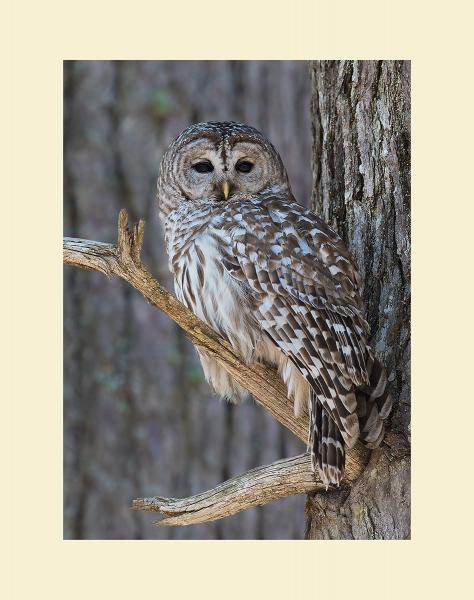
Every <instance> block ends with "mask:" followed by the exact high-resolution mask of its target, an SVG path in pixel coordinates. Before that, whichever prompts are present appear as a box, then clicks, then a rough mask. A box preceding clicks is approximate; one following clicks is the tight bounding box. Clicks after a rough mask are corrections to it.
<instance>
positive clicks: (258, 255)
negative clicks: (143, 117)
mask: <svg viewBox="0 0 474 600" xmlns="http://www.w3.org/2000/svg"><path fill="white" fill-rule="evenodd" d="M158 200H159V206H160V215H161V218H162V220H163V222H164V227H165V239H166V244H167V251H168V256H169V264H170V269H171V271H172V272H173V274H174V278H175V288H176V293H177V296H178V298H179V299H180V300H182V301H183V302H184V303H185V304H187V306H189V307H190V308H191V309H192V310H193V312H194V313H195V314H196V315H197V316H199V317H200V318H201V319H203V320H205V321H206V322H207V323H208V324H209V325H210V326H212V327H213V328H214V329H215V330H216V331H218V332H219V333H220V334H221V335H222V336H224V337H225V338H226V339H228V340H229V342H230V343H231V344H232V345H233V346H234V347H235V348H236V350H237V351H238V352H239V353H240V354H241V355H242V356H243V358H244V360H246V361H248V362H251V361H255V360H260V361H266V362H268V363H270V364H273V365H275V366H276V367H277V369H278V371H279V373H280V375H281V377H282V379H283V381H284V382H285V384H286V386H287V389H288V394H289V396H290V397H292V398H293V399H294V402H295V411H296V412H298V410H299V409H300V407H301V406H302V404H303V403H304V402H306V403H308V406H309V411H310V419H311V422H310V426H309V445H310V447H311V451H312V456H313V465H314V468H315V469H316V468H318V469H319V471H320V474H321V477H322V478H323V480H324V481H325V482H326V483H327V484H339V482H340V479H341V476H342V473H343V469H344V460H345V459H344V446H348V447H352V446H353V445H354V444H355V443H356V441H357V440H358V439H360V440H361V441H362V442H363V443H365V444H366V445H368V446H371V447H374V446H377V445H378V444H379V443H380V442H381V440H382V438H383V435H384V425H383V419H384V418H385V417H386V416H387V415H388V413H389V411H390V408H391V398H390V395H389V393H388V388H387V385H386V376H385V371H384V369H383V367H382V366H381V365H380V363H379V362H378V361H377V359H376V358H375V357H374V355H373V352H372V349H371V348H370V346H369V345H368V343H367V336H368V333H369V329H368V325H367V322H366V320H365V316H364V307H363V302H362V299H361V297H360V277H359V275H358V273H357V270H356V268H355V265H354V262H353V260H352V257H351V255H350V253H349V251H348V250H347V248H346V247H345V245H344V243H343V242H342V241H341V239H340V238H339V237H338V236H337V235H336V233H334V232H333V231H332V230H331V229H330V228H329V227H328V226H327V225H326V224H325V223H324V222H323V221H322V220H321V219H320V218H319V217H318V216H317V215H315V214H314V213H312V212H311V211H308V210H306V209H304V208H303V207H302V206H300V205H299V204H297V203H296V202H295V200H294V198H293V195H292V193H291V189H290V185H289V182H288V177H287V174H286V171H285V169H284V167H283V164H282V161H281V159H280V156H279V155H278V153H277V151H276V150H275V149H274V147H273V146H272V145H271V144H270V142H268V140H266V139H265V138H264V137H263V136H262V134H260V133H259V132H258V131H257V130H255V129H253V128H251V127H248V126H246V125H242V124H237V123H200V124H197V125H194V126H192V127H190V128H189V129H187V130H186V131H184V132H183V133H182V134H181V135H180V136H179V137H178V138H177V140H176V141H175V142H174V143H173V144H172V145H171V146H170V148H169V149H168V151H167V152H166V154H165V156H164V157H163V160H162V165H161V172H160V179H159V183H158ZM201 362H202V365H203V368H204V372H205V374H206V377H207V379H208V380H209V382H210V383H211V385H212V386H213V387H214V389H215V390H216V391H217V392H218V393H220V394H221V395H222V396H224V397H226V398H227V399H229V400H231V401H238V400H240V399H242V398H243V397H244V396H245V390H243V389H242V388H240V387H239V386H238V385H237V384H235V382H233V381H232V379H231V378H230V376H229V375H228V374H227V373H226V371H225V370H223V369H222V368H221V367H220V366H219V365H218V363H217V362H216V361H214V360H213V359H211V358H209V357H207V356H205V355H201Z"/></svg>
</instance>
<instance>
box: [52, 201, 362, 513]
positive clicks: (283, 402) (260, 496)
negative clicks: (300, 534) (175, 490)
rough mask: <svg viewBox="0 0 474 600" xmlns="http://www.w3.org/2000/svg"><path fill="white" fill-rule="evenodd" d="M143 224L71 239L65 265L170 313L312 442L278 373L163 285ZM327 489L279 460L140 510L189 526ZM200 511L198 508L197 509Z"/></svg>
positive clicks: (349, 465) (358, 462)
mask: <svg viewBox="0 0 474 600" xmlns="http://www.w3.org/2000/svg"><path fill="white" fill-rule="evenodd" d="M143 233H144V222H143V221H142V220H140V221H139V223H137V224H135V225H134V226H133V227H132V228H131V229H130V228H129V227H128V215H127V212H126V211H125V210H121V211H120V215H119V222H118V241H117V244H116V245H114V244H105V243H103V242H95V241H91V240H82V239H76V238H64V244H63V250H64V263H65V264H69V265H73V266H76V267H83V268H86V269H92V270H94V271H99V272H100V273H103V274H104V275H106V276H107V277H113V276H117V277H120V278H122V279H124V280H125V281H127V282H128V283H129V284H130V285H132V286H133V287H134V288H135V289H136V290H138V291H139V292H140V293H141V294H142V295H143V296H144V298H145V299H146V300H147V301H148V302H149V303H150V304H152V305H153V306H155V307H157V308H159V309H160V310H162V311H163V312H165V313H166V314H167V315H168V316H169V317H170V318H171V319H173V321H175V322H176V323H177V324H178V325H179V326H180V327H181V328H182V329H183V330H184V331H185V332H186V334H187V335H188V337H189V338H190V340H191V342H192V343H193V344H194V345H195V346H196V347H198V348H199V349H200V350H202V351H204V352H206V353H207V354H208V355H210V356H211V357H213V358H215V359H216V360H217V361H218V362H219V364H220V365H221V366H222V367H223V368H224V369H226V370H227V371H228V372H229V373H230V375H232V377H233V378H234V379H235V380H236V381H237V382H238V383H239V384H240V385H242V386H243V387H244V388H246V389H247V390H248V391H249V392H250V393H251V394H252V395H253V397H254V398H255V400H256V402H258V403H259V404H261V405H262V406H263V407H264V408H265V409H266V410H268V411H269V412H270V413H271V414H272V415H273V417H274V418H275V419H276V420H277V421H279V422H280V423H281V424H282V425H283V426H285V427H286V428H287V429H289V430H290V431H291V432H292V433H293V434H294V435H296V436H297V437H298V438H299V439H300V440H302V441H303V442H305V443H306V437H307V431H308V425H307V424H308V414H307V412H305V411H303V413H302V414H301V415H300V416H299V417H295V416H294V414H293V406H292V403H291V401H290V400H288V398H287V396H286V390H285V387H284V385H283V383H282V382H281V379H280V378H279V377H278V375H277V373H276V371H275V370H274V369H272V368H270V367H268V366H266V365H263V364H259V363H254V364H251V365H247V364H245V363H244V362H243V360H242V359H241V358H240V356H239V355H238V354H236V352H235V351H234V350H233V349H232V347H231V345H230V344H229V343H228V342H227V341H226V340H224V339H223V338H222V337H220V336H219V335H218V334H217V333H216V332H215V331H214V330H213V329H211V328H210V327H209V326H208V325H206V323H204V322H203V321H201V320H200V319H198V318H197V317H196V316H195V315H194V314H193V313H192V312H191V311H190V310H189V309H188V308H187V307H186V306H184V304H182V303H181V302H179V301H178V300H177V299H176V298H175V297H174V296H173V295H172V294H170V292H168V291H167V290H166V289H165V288H164V287H163V286H161V285H160V284H159V283H158V282H157V281H156V279H154V277H153V276H152V275H151V274H150V273H149V271H148V270H147V269H146V267H145V266H144V265H143V263H142V262H141V258H140V252H141V247H142V242H143ZM366 458H367V452H366V451H365V450H364V449H363V448H361V447H357V448H355V449H354V450H351V451H350V452H349V453H348V456H347V458H346V471H345V473H346V474H345V478H346V480H348V481H353V480H355V479H356V478H357V477H358V476H359V475H360V473H361V472H362V469H363V467H364V465H365V463H366ZM321 488H322V483H321V482H320V481H318V480H317V479H316V478H315V476H314V474H313V473H312V472H311V468H310V465H309V457H308V456H307V455H302V456H300V457H296V458H292V459H287V460H284V461H278V462H276V463H273V464H272V465H269V466H266V467H259V468H258V469H253V470H252V471H249V472H248V473H245V474H244V475H241V476H239V477H236V478H233V479H230V480H229V481H226V482H224V483H222V484H220V485H219V486H217V487H216V488H214V489H213V490H210V491H208V492H203V493H202V494H198V495H196V496H192V497H190V498H185V499H183V500H177V499H171V498H159V497H156V498H151V499H138V500H135V501H134V508H135V509H137V510H153V511H159V512H162V513H163V514H165V515H172V516H168V518H166V519H164V520H163V521H160V522H159V523H160V524H162V525H163V524H167V525H185V524H188V523H191V522H192V523H197V522H201V521H209V520H213V519H219V518H222V517H224V516H228V515H230V514H234V513H235V512H239V511H240V510H243V509H244V508H249V507H251V506H256V505H259V504H265V503H266V502H269V501H270V500H273V499H275V498H282V497H284V496H288V495H292V494H295V493H304V492H308V491H310V490H317V489H321ZM196 507H198V508H196Z"/></svg>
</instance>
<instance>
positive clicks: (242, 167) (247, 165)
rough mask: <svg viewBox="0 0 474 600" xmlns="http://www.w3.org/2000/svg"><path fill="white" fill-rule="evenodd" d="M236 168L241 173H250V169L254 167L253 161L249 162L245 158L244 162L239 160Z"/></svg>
mask: <svg viewBox="0 0 474 600" xmlns="http://www.w3.org/2000/svg"><path fill="white" fill-rule="evenodd" d="M235 168H236V169H237V171H239V172H240V173H250V171H251V170H252V169H253V163H251V162H249V161H248V160H243V161H242V162H239V163H238V164H237V166H236V167H235Z"/></svg>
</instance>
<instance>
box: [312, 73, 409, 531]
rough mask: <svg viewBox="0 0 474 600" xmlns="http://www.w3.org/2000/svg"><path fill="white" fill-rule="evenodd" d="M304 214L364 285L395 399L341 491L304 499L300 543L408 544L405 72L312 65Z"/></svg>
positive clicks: (377, 344)
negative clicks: (356, 474) (383, 431)
mask: <svg viewBox="0 0 474 600" xmlns="http://www.w3.org/2000/svg"><path fill="white" fill-rule="evenodd" d="M311 114H312V123H313V199H312V201H313V208H314V209H315V211H316V212H317V213H318V214H320V215H321V216H322V217H323V218H324V219H325V220H326V222H327V223H329V225H331V227H333V229H335V230H336V231H337V232H338V233H339V235H340V236H341V237H342V238H343V239H344V241H345V242H346V243H347V245H348V246H349V248H350V249H351V251H352V253H353V255H354V257H355V259H356V262H357V264H358V267H359V270H360V273H361V275H362V278H363V280H364V282H365V284H364V290H363V293H364V297H365V300H366V302H367V316H368V321H369V323H370V326H371V331H372V339H371V345H372V347H373V348H374V349H375V352H376V354H377V356H378V357H379V358H380V359H381V360H382V362H383V363H384V364H385V366H386V367H387V374H388V377H389V381H390V382H391V387H392V393H393V397H394V409H393V412H392V415H391V418H390V419H389V423H388V427H387V430H388V433H387V435H386V438H385V442H384V444H383V445H382V446H381V448H379V449H377V450H375V451H373V453H372V456H371V459H370V462H369V464H368V466H367V469H366V470H365V472H364V473H363V475H362V476H361V477H360V479H359V480H358V481H357V483H356V484H355V485H353V486H352V487H351V488H350V489H349V488H348V487H347V488H346V487H342V488H341V489H340V490H338V491H336V492H329V493H326V494H316V495H310V496H308V499H307V504H306V537H307V539H406V538H409V536H410V451H409V444H410V430H409V427H410V426H409V415H410V371H409V369H410V322H409V311H410V287H409V281H410V228H409V223H410V63H409V62H407V61H314V62H313V63H312V105H311Z"/></svg>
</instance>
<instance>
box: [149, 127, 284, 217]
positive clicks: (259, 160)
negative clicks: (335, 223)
mask: <svg viewBox="0 0 474 600" xmlns="http://www.w3.org/2000/svg"><path fill="white" fill-rule="evenodd" d="M267 191H274V192H287V193H289V194H291V190H290V184H289V182H288V176H287V174H286V171H285V168H284V166H283V162H282V160H281V158H280V155H279V154H278V152H277V151H276V150H275V148H274V147H273V145H272V144H271V143H270V142H269V141H268V140H267V139H266V138H265V136H263V135H262V134H261V133H260V132H259V131H258V130H257V129H254V128H253V127H250V126H249V125H244V124H242V123H234V122H213V121H210V122H207V123H197V124H196V125H192V126H191V127H188V128H187V129H185V130H184V131H183V132H182V133H181V134H180V135H179V136H178V137H177V138H176V140H175V141H174V142H173V143H172V144H171V145H170V146H169V148H168V149H167V151H166V152H165V154H164V156H163V159H162V161H161V167H160V177H159V179H158V202H159V208H160V215H161V217H162V218H166V217H167V215H168V214H169V213H170V212H171V211H173V210H174V209H176V208H177V207H178V206H179V205H180V204H181V203H182V202H183V201H185V202H191V203H220V202H228V201H231V200H233V199H236V198H241V199H243V200H244V199H245V197H251V196H255V195H256V194H260V193H264V192H267Z"/></svg>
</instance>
